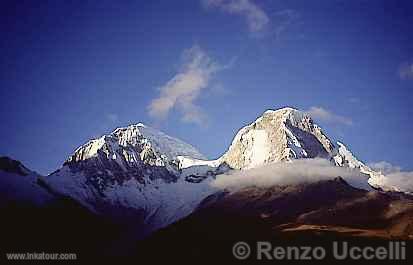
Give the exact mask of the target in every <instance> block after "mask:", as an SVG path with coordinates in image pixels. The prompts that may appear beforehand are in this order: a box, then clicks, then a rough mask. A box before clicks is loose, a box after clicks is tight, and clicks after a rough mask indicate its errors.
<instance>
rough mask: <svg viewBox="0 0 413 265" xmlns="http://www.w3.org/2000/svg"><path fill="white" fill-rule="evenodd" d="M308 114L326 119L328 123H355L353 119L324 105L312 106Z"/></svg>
mask: <svg viewBox="0 0 413 265" xmlns="http://www.w3.org/2000/svg"><path fill="white" fill-rule="evenodd" d="M306 113H307V114H308V115H310V116H311V117H312V118H314V119H316V120H319V121H324V122H327V123H335V124H343V125H348V126H350V125H353V121H352V119H350V118H348V117H344V116H340V115H337V114H335V113H333V112H331V111H329V110H327V109H325V108H323V107H311V108H310V109H309V110H307V111H306Z"/></svg>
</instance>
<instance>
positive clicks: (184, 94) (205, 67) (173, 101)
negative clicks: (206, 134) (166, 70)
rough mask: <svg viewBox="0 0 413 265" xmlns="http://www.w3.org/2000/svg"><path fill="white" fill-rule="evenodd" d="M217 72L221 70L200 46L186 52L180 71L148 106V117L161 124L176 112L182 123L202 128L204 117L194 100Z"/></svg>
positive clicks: (161, 88)
mask: <svg viewBox="0 0 413 265" xmlns="http://www.w3.org/2000/svg"><path fill="white" fill-rule="evenodd" d="M220 69H222V67H220V66H219V65H218V63H216V62H215V61H214V60H212V59H211V58H210V57H209V56H208V55H207V54H206V53H205V52H204V51H203V50H202V49H201V48H200V47H199V46H196V45H195V46H193V47H192V48H190V49H187V50H185V51H184V52H183V63H182V67H181V69H180V71H179V72H178V73H177V74H176V75H175V76H174V77H173V78H172V79H171V80H169V81H168V82H167V83H166V84H165V85H164V86H162V87H160V88H159V91H160V95H159V97H157V98H155V99H153V100H152V101H151V103H150V104H149V106H148V112H149V115H150V116H151V117H152V118H155V119H156V120H158V121H161V120H164V119H165V118H167V116H168V114H169V112H170V111H171V110H172V109H173V108H177V109H178V110H179V111H180V112H181V114H182V117H181V120H182V121H183V122H188V123H195V124H199V125H201V124H204V123H205V120H206V115H205V114H204V113H203V111H202V109H201V108H200V107H199V106H198V105H197V104H196V100H197V99H198V97H199V96H200V94H201V92H202V91H203V90H204V89H205V88H207V87H208V85H209V83H210V80H211V78H212V77H213V75H214V74H215V73H216V72H218V71H219V70H220Z"/></svg>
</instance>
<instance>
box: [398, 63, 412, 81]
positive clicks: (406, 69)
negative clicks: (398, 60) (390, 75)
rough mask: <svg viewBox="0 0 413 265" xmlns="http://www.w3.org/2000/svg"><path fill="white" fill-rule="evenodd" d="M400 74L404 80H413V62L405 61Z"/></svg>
mask: <svg viewBox="0 0 413 265" xmlns="http://www.w3.org/2000/svg"><path fill="white" fill-rule="evenodd" d="M399 76H400V78H401V79H403V80H408V79H410V80H413V63H410V64H408V63H404V64H402V65H401V66H400V68H399Z"/></svg>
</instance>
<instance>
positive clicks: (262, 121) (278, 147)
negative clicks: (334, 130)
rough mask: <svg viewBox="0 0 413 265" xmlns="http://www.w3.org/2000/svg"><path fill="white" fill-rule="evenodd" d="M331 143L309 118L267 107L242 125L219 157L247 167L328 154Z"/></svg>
mask: <svg viewBox="0 0 413 265" xmlns="http://www.w3.org/2000/svg"><path fill="white" fill-rule="evenodd" d="M333 150H334V145H333V144H332V143H331V141H330V140H329V139H328V138H327V136H326V135H325V134H324V133H323V131H322V130H321V128H320V127H318V126H317V125H316V124H315V123H314V122H313V120H312V119H311V118H310V117H309V116H307V115H306V114H304V113H303V112H300V111H298V110H295V109H292V108H283V109H279V110H275V111H273V110H268V111H266V112H265V113H264V114H263V115H262V116H261V117H259V118H258V119H257V120H256V121H255V122H253V123H252V124H250V125H248V126H246V127H244V128H242V129H241V130H240V131H239V132H238V133H237V135H236V136H235V138H234V140H233V141H232V144H231V146H230V147H229V149H228V151H227V152H226V153H225V154H224V155H223V156H222V157H221V158H220V160H221V161H222V162H226V163H227V164H228V165H229V166H230V167H231V168H234V169H248V168H253V167H256V166H259V165H262V164H266V163H271V162H280V161H286V160H290V159H298V158H315V157H325V158H327V157H329V156H330V155H331V154H332V153H333Z"/></svg>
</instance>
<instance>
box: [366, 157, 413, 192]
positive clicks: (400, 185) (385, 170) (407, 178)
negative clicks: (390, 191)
mask: <svg viewBox="0 0 413 265" xmlns="http://www.w3.org/2000/svg"><path fill="white" fill-rule="evenodd" d="M369 166H370V167H371V168H372V169H374V170H375V171H377V172H380V173H381V174H383V176H382V177H380V178H379V179H378V182H379V183H380V185H383V186H386V187H393V188H395V189H396V190H398V191H403V192H410V193H412V192H413V171H402V168H401V167H400V166H395V165H393V164H391V163H389V162H386V161H379V162H373V163H369Z"/></svg>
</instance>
